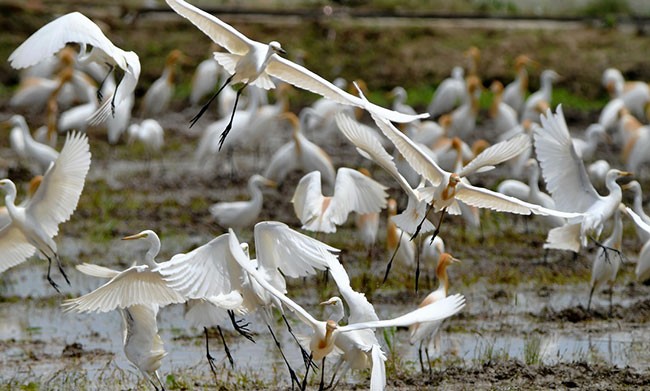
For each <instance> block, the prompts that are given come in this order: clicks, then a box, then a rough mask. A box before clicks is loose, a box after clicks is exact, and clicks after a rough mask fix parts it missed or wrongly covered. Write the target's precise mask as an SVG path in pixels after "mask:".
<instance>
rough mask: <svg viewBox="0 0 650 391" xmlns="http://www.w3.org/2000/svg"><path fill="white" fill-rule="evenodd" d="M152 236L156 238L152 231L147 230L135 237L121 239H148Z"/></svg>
mask: <svg viewBox="0 0 650 391" xmlns="http://www.w3.org/2000/svg"><path fill="white" fill-rule="evenodd" d="M154 235H155V236H157V235H156V234H155V233H154V232H153V231H152V230H150V229H147V230H144V231H142V232H140V233H137V234H135V235H131V236H125V237H123V238H122V240H136V239H148V238H149V237H151V236H154Z"/></svg>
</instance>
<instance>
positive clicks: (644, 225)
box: [625, 207, 650, 234]
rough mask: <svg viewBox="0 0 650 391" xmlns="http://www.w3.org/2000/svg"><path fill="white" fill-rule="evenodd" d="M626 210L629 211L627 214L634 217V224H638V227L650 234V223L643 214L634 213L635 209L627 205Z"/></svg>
mask: <svg viewBox="0 0 650 391" xmlns="http://www.w3.org/2000/svg"><path fill="white" fill-rule="evenodd" d="M625 212H627V215H628V216H630V217H631V218H632V221H634V224H635V225H636V226H637V228H639V229H641V230H643V231H644V232H646V233H647V234H650V225H648V223H646V222H645V221H644V220H643V218H642V217H641V216H639V215H638V214H636V213H634V211H633V210H632V209H630V208H628V207H625Z"/></svg>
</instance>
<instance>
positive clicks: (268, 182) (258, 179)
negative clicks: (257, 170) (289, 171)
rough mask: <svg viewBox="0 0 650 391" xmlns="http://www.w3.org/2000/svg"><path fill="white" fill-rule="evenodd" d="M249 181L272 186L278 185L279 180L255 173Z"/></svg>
mask: <svg viewBox="0 0 650 391" xmlns="http://www.w3.org/2000/svg"><path fill="white" fill-rule="evenodd" d="M249 181H250V183H259V184H260V185H264V186H266V187H272V188H276V187H278V184H277V182H275V181H272V180H270V179H267V178H264V177H263V176H261V175H259V174H255V175H253V176H252V177H251V178H250V179H249Z"/></svg>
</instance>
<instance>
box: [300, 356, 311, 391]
mask: <svg viewBox="0 0 650 391" xmlns="http://www.w3.org/2000/svg"><path fill="white" fill-rule="evenodd" d="M312 357H313V356H312V355H311V354H310V355H309V362H311V361H312V360H311V359H312ZM309 367H311V365H309V366H307V369H305V377H304V378H303V379H302V386H301V387H300V390H301V391H305V389H306V388H307V375H309Z"/></svg>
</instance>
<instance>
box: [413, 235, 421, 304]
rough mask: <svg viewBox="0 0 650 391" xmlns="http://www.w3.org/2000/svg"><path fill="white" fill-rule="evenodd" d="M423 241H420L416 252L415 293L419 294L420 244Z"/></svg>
mask: <svg viewBox="0 0 650 391" xmlns="http://www.w3.org/2000/svg"><path fill="white" fill-rule="evenodd" d="M421 242H422V240H418V246H416V250H415V293H418V287H419V282H420V244H422V243H421Z"/></svg>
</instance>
